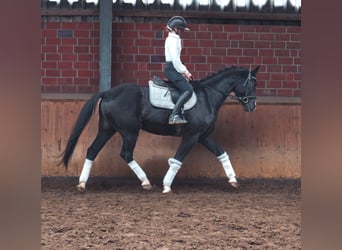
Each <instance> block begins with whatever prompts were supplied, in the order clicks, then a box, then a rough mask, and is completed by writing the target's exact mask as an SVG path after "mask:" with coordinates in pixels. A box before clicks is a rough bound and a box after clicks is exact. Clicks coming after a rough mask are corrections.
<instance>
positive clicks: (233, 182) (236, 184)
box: [229, 181, 239, 188]
mask: <svg viewBox="0 0 342 250" xmlns="http://www.w3.org/2000/svg"><path fill="white" fill-rule="evenodd" d="M229 184H230V185H231V186H232V187H234V188H238V187H239V184H238V183H237V182H236V181H232V182H229Z"/></svg>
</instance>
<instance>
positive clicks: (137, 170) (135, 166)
mask: <svg viewBox="0 0 342 250" xmlns="http://www.w3.org/2000/svg"><path fill="white" fill-rule="evenodd" d="M128 166H129V167H130V168H131V169H132V171H133V172H134V173H135V175H136V176H137V177H138V178H139V180H141V181H145V180H147V176H146V174H145V172H144V170H142V168H141V167H140V166H139V164H138V163H137V162H136V161H135V160H133V161H131V162H130V163H128Z"/></svg>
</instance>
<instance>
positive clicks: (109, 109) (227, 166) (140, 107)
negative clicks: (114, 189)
mask: <svg viewBox="0 0 342 250" xmlns="http://www.w3.org/2000/svg"><path fill="white" fill-rule="evenodd" d="M259 67H260V66H257V67H256V68H255V69H253V70H248V69H246V68H243V67H235V66H233V67H230V68H226V69H224V70H221V71H219V72H217V73H215V74H212V75H210V76H208V77H206V78H205V79H202V80H200V81H192V82H191V84H192V86H193V88H194V92H195V94H196V96H197V103H196V104H195V106H194V107H193V108H191V109H189V110H186V111H184V115H185V117H186V119H187V120H188V123H186V124H182V125H169V124H168V117H169V115H170V112H171V111H170V110H169V109H164V108H156V107H154V106H152V105H151V103H150V101H149V89H148V87H145V86H139V85H136V84H122V85H118V86H116V87H113V88H112V89H110V90H108V91H104V92H100V93H97V94H95V95H94V96H93V97H92V98H91V99H90V100H88V101H87V102H86V103H85V104H84V106H83V107H82V109H81V111H80V114H79V116H78V118H77V121H76V123H75V125H74V128H73V130H72V133H71V135H70V137H69V140H68V143H67V145H66V148H65V150H64V152H63V153H62V155H61V157H62V159H61V162H60V164H64V165H65V167H66V168H67V166H68V163H69V160H70V158H71V156H72V154H73V151H74V149H75V146H76V143H77V141H78V138H79V137H80V135H81V132H82V131H83V129H84V128H85V126H86V124H87V123H88V121H89V120H90V118H91V116H92V113H93V111H94V110H95V108H96V107H97V104H98V103H99V123H98V133H97V135H96V138H95V140H94V141H93V143H92V144H91V145H90V147H89V148H88V150H87V155H86V159H85V162H84V165H83V169H82V172H81V175H80V178H79V184H78V186H77V188H78V189H79V190H84V189H85V185H86V182H87V180H88V177H89V173H90V169H91V166H92V163H93V160H94V159H95V158H96V156H97V154H98V153H99V152H100V150H101V149H102V148H103V146H104V145H105V144H106V142H107V141H108V140H109V139H110V138H111V137H112V136H113V135H114V134H115V133H116V132H119V134H120V135H121V137H122V141H123V144H122V148H121V153H120V156H121V157H122V158H123V159H124V160H125V161H126V162H127V164H128V165H129V167H130V168H131V169H132V171H133V172H134V173H135V174H136V175H137V177H138V178H139V179H140V181H141V185H142V187H143V188H145V189H151V187H152V186H151V184H150V181H149V180H148V178H147V176H146V174H145V172H144V171H143V170H142V168H141V167H140V166H139V165H138V163H137V162H136V161H135V160H134V158H133V152H134V148H135V145H136V142H137V139H138V135H139V131H140V129H142V130H144V131H147V132H150V133H153V134H157V135H164V136H179V137H182V140H181V143H180V146H179V148H178V150H177V152H176V154H175V156H174V157H173V158H170V159H169V160H168V163H169V169H168V171H167V173H166V175H165V177H164V179H163V186H164V190H163V193H168V192H170V191H171V184H172V182H173V179H174V178H175V176H176V174H177V172H178V170H179V169H180V167H181V165H182V161H183V160H184V158H185V157H186V155H187V154H188V153H189V152H190V150H191V149H192V148H193V146H194V145H195V144H196V143H197V142H199V143H200V144H202V145H204V146H205V147H206V148H207V149H208V150H209V151H210V152H212V153H213V154H214V155H215V156H216V157H217V159H218V160H219V161H220V162H221V164H222V166H223V168H224V171H225V174H226V176H227V177H228V181H229V183H230V184H231V185H232V186H233V187H238V184H237V180H236V176H235V172H234V169H233V167H232V165H231V162H230V160H229V156H228V154H227V153H226V152H225V151H224V150H223V149H222V148H221V147H220V146H219V145H217V144H216V143H215V142H214V140H213V139H212V138H211V137H210V135H211V133H212V132H213V130H214V126H215V122H216V119H217V115H218V111H219V109H220V107H221V106H222V104H223V103H224V102H225V100H226V98H227V97H229V96H230V97H232V98H233V99H235V100H237V101H239V102H240V103H241V104H242V106H243V108H244V110H245V111H246V112H250V111H254V110H255V108H256V74H257V72H258V70H259ZM231 93H234V95H230V94H231ZM99 100H100V101H99Z"/></svg>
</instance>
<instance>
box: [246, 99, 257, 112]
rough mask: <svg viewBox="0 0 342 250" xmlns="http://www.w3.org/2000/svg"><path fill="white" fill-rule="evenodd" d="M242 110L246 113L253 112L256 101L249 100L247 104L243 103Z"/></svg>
mask: <svg viewBox="0 0 342 250" xmlns="http://www.w3.org/2000/svg"><path fill="white" fill-rule="evenodd" d="M243 108H244V111H246V112H253V111H254V110H255V109H256V101H255V100H250V101H249V102H247V103H243Z"/></svg>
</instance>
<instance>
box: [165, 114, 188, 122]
mask: <svg viewBox="0 0 342 250" xmlns="http://www.w3.org/2000/svg"><path fill="white" fill-rule="evenodd" d="M187 122H188V121H187V120H185V119H184V118H182V117H180V116H179V115H170V117H169V124H185V123H187Z"/></svg>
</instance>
